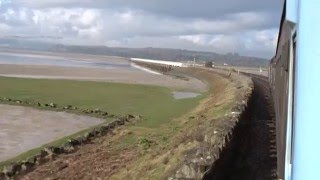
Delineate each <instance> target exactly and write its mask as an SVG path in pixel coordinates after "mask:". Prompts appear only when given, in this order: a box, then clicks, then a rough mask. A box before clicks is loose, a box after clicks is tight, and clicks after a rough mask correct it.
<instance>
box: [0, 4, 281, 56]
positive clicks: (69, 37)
mask: <svg viewBox="0 0 320 180" xmlns="http://www.w3.org/2000/svg"><path fill="white" fill-rule="evenodd" d="M0 2H1V3H0V22H2V24H5V25H2V26H1V25H0V32H4V31H5V29H7V30H6V33H7V32H8V29H10V30H11V35H26V36H27V35H34V34H36V35H39V36H54V37H63V39H62V40H61V41H60V42H61V43H69V44H72V43H75V44H92V45H108V46H112V45H115V46H130V47H141V46H155V47H172V48H187V49H195V50H206V51H207V50H208V51H214V52H221V53H224V52H230V51H236V52H240V53H241V54H244V55H251V54H252V55H258V56H263V57H269V56H271V55H272V53H273V50H272V49H274V48H275V44H274V42H276V41H275V40H274V38H275V37H276V34H277V30H276V29H278V24H279V19H280V11H281V5H282V3H281V2H279V1H277V0H264V1H256V0H237V1H234V0H224V1H218V0H199V1H193V0H175V1H171V0H170V1H169V0H152V1H145V0H130V1H119V0H105V1H93V0H41V1H38V0H16V1H13V2H11V1H6V8H1V4H3V3H2V2H3V0H0ZM5 26H6V27H5ZM11 27H15V28H11ZM256 52H258V53H256ZM259 53H260V54H259Z"/></svg>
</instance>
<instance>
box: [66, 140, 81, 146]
mask: <svg viewBox="0 0 320 180" xmlns="http://www.w3.org/2000/svg"><path fill="white" fill-rule="evenodd" d="M68 142H69V143H70V144H71V145H72V146H77V145H80V142H79V141H78V140H76V139H69V140H68Z"/></svg>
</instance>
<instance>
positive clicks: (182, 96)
mask: <svg viewBox="0 0 320 180" xmlns="http://www.w3.org/2000/svg"><path fill="white" fill-rule="evenodd" d="M172 95H173V97H174V99H186V98H195V97H197V96H200V95H201V94H200V93H194V92H179V91H174V92H172Z"/></svg>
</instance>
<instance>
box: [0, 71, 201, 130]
mask: <svg viewBox="0 0 320 180" xmlns="http://www.w3.org/2000/svg"><path fill="white" fill-rule="evenodd" d="M0 97H8V98H12V99H17V100H27V101H36V102H40V103H50V102H54V103H56V104H59V105H72V106H76V107H79V108H89V109H95V108H99V109H101V110H104V111H107V112H109V113H111V114H116V115H121V114H127V113H131V114H135V115H141V116H143V119H145V120H144V121H142V122H141V123H143V124H141V125H142V126H149V127H152V126H155V127H156V126H158V125H160V124H163V123H167V122H168V121H170V120H171V119H172V118H175V117H179V116H180V115H182V114H183V113H185V112H188V111H189V110H190V109H192V108H193V107H195V106H196V105H197V103H198V101H199V100H200V99H201V98H203V97H204V95H202V96H198V97H197V98H189V99H181V100H175V99H174V98H173V97H172V92H171V90H170V89H168V88H164V87H160V86H149V85H136V84H120V83H103V82H86V81H71V80H45V79H20V78H8V77H0Z"/></svg>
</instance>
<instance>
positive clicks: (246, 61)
mask: <svg viewBox="0 0 320 180" xmlns="http://www.w3.org/2000/svg"><path fill="white" fill-rule="evenodd" d="M1 44H2V45H4V44H5V47H10V48H18V49H28V50H38V51H50V52H66V53H83V54H93V55H106V56H120V57H128V58H131V57H135V58H146V59H159V60H171V61H193V59H194V58H196V60H197V61H212V62H214V64H215V65H223V64H224V63H226V64H228V65H231V66H249V67H259V66H267V64H268V62H269V61H268V60H267V59H262V58H256V57H247V56H240V55H238V54H236V53H228V54H218V53H214V52H201V51H190V50H183V49H166V48H151V47H150V48H121V47H107V46H73V45H62V44H50V43H43V42H42V43H38V44H37V43H35V42H32V41H22V42H21V41H18V40H15V39H5V40H4V39H0V46H1Z"/></svg>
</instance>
